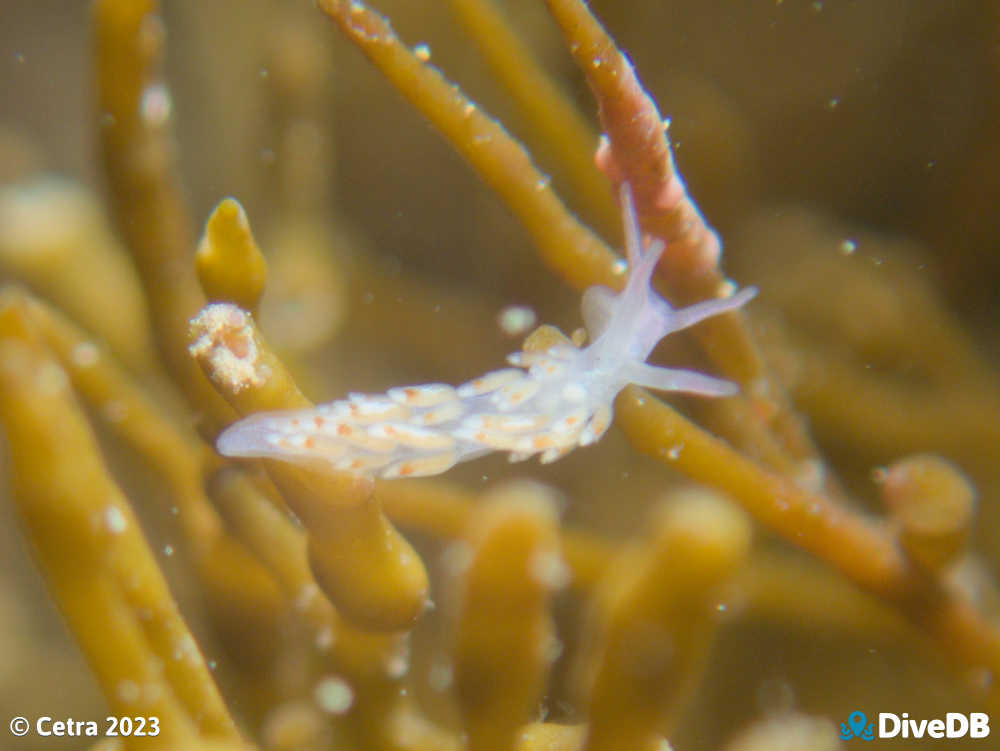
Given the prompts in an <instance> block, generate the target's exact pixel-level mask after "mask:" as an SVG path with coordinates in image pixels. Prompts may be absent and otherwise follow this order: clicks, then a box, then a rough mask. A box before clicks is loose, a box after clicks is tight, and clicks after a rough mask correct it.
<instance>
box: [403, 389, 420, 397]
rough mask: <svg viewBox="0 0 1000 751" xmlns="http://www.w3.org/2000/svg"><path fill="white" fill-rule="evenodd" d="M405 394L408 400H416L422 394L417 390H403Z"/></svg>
mask: <svg viewBox="0 0 1000 751" xmlns="http://www.w3.org/2000/svg"><path fill="white" fill-rule="evenodd" d="M403 393H404V394H406V398H407V399H416V398H417V397H418V396H420V392H419V391H417V390H416V389H403Z"/></svg>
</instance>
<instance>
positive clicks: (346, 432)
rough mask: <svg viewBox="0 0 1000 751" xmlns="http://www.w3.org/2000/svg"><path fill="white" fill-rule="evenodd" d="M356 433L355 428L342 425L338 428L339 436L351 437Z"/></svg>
mask: <svg viewBox="0 0 1000 751" xmlns="http://www.w3.org/2000/svg"><path fill="white" fill-rule="evenodd" d="M353 432H354V428H352V427H351V426H350V425H344V424H343V423H341V424H340V425H338V426H337V435H351V433H353Z"/></svg>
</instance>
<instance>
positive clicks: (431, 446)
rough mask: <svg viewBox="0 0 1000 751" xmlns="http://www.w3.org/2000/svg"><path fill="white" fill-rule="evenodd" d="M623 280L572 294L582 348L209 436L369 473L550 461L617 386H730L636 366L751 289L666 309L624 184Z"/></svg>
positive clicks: (237, 450)
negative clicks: (495, 458) (500, 454)
mask: <svg viewBox="0 0 1000 751" xmlns="http://www.w3.org/2000/svg"><path fill="white" fill-rule="evenodd" d="M621 200H622V212H623V214H624V218H625V238H626V243H625V246H626V247H625V252H626V256H627V258H628V261H629V279H628V282H627V284H626V286H625V289H624V290H623V291H622V292H621V293H619V294H615V293H614V292H612V291H611V290H609V289H605V288H603V287H592V288H591V289H589V290H587V291H586V293H584V298H583V314H584V319H585V322H586V325H587V329H588V331H589V333H590V337H591V344H590V345H589V346H588V347H586V348H585V349H578V348H576V347H574V346H572V345H570V344H566V345H557V346H555V347H552V348H550V349H548V350H546V351H531V352H515V353H514V354H512V355H511V356H510V357H508V362H509V363H510V364H511V365H513V366H514V367H511V368H504V369H502V370H497V371H493V372H491V373H487V374H486V375H483V376H480V377H479V378H475V379H473V380H471V381H469V382H468V383H465V384H463V385H461V386H457V387H454V386H449V385H447V384H443V383H432V384H423V385H418V386H406V387H401V388H394V389H389V391H387V392H386V393H385V394H379V395H368V394H350V395H348V398H347V399H343V400H339V401H335V402H330V403H328V404H322V405H319V406H317V407H315V408H313V409H306V410H297V411H290V412H274V413H266V414H258V415H252V416H250V417H248V418H246V419H244V420H241V421H239V422H237V423H235V424H233V425H231V426H230V427H229V428H228V429H227V430H225V431H224V432H223V433H222V434H221V435H220V436H219V438H218V441H217V443H216V447H217V448H218V450H219V452H220V453H221V454H224V455H226V456H237V457H265V458H272V459H281V460H284V461H293V462H302V463H316V462H322V463H324V464H326V465H327V466H329V467H331V468H333V469H335V470H341V471H350V472H361V473H369V474H375V475H378V476H380V477H387V478H388V477H421V476H425V475H434V474H439V473H441V472H444V471H446V470H448V469H449V468H451V467H452V466H453V465H455V464H456V463H458V462H462V461H466V460H468V459H473V458H475V457H477V456H481V455H483V454H486V453H489V452H493V451H506V452H508V454H509V458H510V460H511V461H522V460H524V459H528V458H530V457H532V456H538V458H539V460H540V461H541V462H542V463H548V462H551V461H555V460H556V459H559V458H561V457H562V456H565V455H566V454H567V453H569V452H570V451H572V450H573V449H574V448H577V447H578V446H587V445H590V444H591V443H594V442H596V441H597V440H599V439H600V438H601V436H602V435H604V433H605V431H607V429H608V427H609V426H610V424H611V419H612V403H613V402H614V399H615V396H616V395H617V394H618V392H619V391H621V389H623V388H624V387H625V386H626V385H627V384H629V383H635V384H638V385H641V386H646V387H648V388H652V389H657V390H661V391H684V392H688V393H692V394H698V395H702V396H729V395H731V394H734V393H736V392H737V391H738V387H737V386H736V384H733V383H730V382H728V381H724V380H720V379H718V378H713V377H712V376H709V375H705V374H703V373H697V372H694V371H688V370H676V369H672V368H664V367H659V366H656V365H650V364H647V363H646V362H645V360H646V359H647V358H648V357H649V354H650V352H651V351H652V349H653V347H655V346H656V343H657V342H658V341H659V340H660V339H662V338H663V337H664V336H666V335H667V334H670V333H672V332H674V331H678V330H680V329H683V328H687V327H689V326H693V325H695V324H696V323H698V322H699V321H702V320H704V319H705V318H709V317H711V316H715V315H719V314H720V313H725V312H727V311H731V310H734V309H736V308H739V307H740V306H742V305H744V304H745V303H746V302H747V301H748V300H749V299H750V298H752V297H753V296H754V294H756V290H755V289H753V288H748V289H744V290H742V291H741V292H739V293H737V294H735V295H732V296H731V297H728V298H725V299H717V300H708V301H705V302H701V303H698V304H696V305H692V306H690V307H688V308H683V309H680V310H675V309H674V308H673V307H671V306H670V304H669V303H668V302H667V301H666V300H664V299H663V298H662V297H660V296H659V295H658V294H657V292H656V290H655V289H654V288H653V286H652V276H653V272H654V270H655V268H656V264H657V262H658V261H659V259H660V257H661V255H662V254H663V252H664V246H663V243H662V242H660V241H659V240H654V241H650V242H648V243H644V242H643V238H642V233H641V230H640V227H639V221H638V217H637V215H636V211H635V207H634V205H633V202H632V194H631V190H630V189H629V187H628V186H627V185H623V186H622V191H621Z"/></svg>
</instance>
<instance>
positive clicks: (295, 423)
mask: <svg viewBox="0 0 1000 751" xmlns="http://www.w3.org/2000/svg"><path fill="white" fill-rule="evenodd" d="M292 427H293V428H297V427H299V418H297V417H293V418H292Z"/></svg>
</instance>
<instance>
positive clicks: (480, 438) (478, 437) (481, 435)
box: [476, 432, 486, 443]
mask: <svg viewBox="0 0 1000 751" xmlns="http://www.w3.org/2000/svg"><path fill="white" fill-rule="evenodd" d="M476 440H477V441H479V442H480V443H485V442H486V433H483V432H479V433H476Z"/></svg>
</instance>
